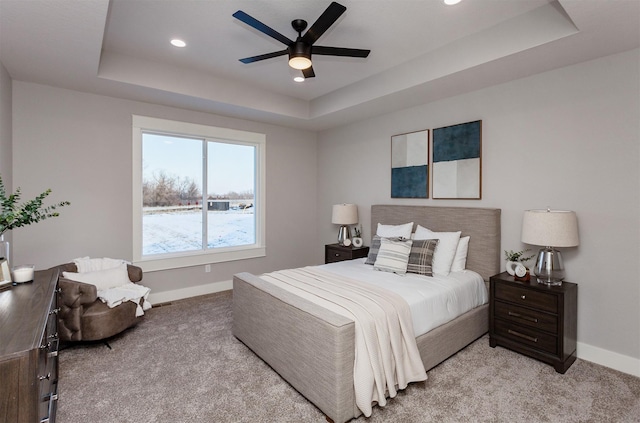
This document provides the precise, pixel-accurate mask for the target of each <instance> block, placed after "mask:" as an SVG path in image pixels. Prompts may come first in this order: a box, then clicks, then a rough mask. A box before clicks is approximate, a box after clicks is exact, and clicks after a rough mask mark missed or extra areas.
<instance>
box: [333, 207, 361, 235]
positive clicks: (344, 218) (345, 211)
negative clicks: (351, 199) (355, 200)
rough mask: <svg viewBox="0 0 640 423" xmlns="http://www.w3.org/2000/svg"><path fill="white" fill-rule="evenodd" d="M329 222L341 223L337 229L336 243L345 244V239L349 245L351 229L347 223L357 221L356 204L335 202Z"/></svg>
mask: <svg viewBox="0 0 640 423" xmlns="http://www.w3.org/2000/svg"><path fill="white" fill-rule="evenodd" d="M331 223H333V224H335V225H341V226H340V230H339V231H338V243H339V244H340V245H345V240H347V239H348V240H349V241H348V242H347V245H351V230H350V229H349V226H347V225H355V224H356V223H358V206H356V205H355V204H336V205H334V206H333V213H332V214H331Z"/></svg>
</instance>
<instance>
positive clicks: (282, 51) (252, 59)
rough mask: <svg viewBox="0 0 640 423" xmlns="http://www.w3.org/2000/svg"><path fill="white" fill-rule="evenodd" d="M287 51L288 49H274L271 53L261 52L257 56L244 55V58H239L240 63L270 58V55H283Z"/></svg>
mask: <svg viewBox="0 0 640 423" xmlns="http://www.w3.org/2000/svg"><path fill="white" fill-rule="evenodd" d="M287 53H288V50H286V49H285V50H281V51H274V52H273V53H266V54H261V55H259V56H252V57H245V58H244V59H240V61H241V62H242V63H253V62H258V61H260V60H265V59H271V58H272V57H278V56H284V55H285V54H287Z"/></svg>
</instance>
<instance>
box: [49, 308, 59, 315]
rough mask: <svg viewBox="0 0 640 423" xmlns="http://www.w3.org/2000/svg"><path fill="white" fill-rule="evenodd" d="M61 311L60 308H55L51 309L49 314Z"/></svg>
mask: <svg viewBox="0 0 640 423" xmlns="http://www.w3.org/2000/svg"><path fill="white" fill-rule="evenodd" d="M59 311H60V309H59V308H54V309H53V310H51V311H50V312H49V314H58V312H59Z"/></svg>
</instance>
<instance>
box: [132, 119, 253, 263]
mask: <svg viewBox="0 0 640 423" xmlns="http://www.w3.org/2000/svg"><path fill="white" fill-rule="evenodd" d="M132 123H133V125H132V126H133V157H132V158H133V160H132V162H133V172H132V175H133V177H132V185H133V263H134V264H135V265H137V266H140V267H141V268H142V269H143V270H144V271H145V272H152V271H157V270H167V269H175V268H180V267H189V266H199V265H204V264H209V263H221V262H226V261H233V260H243V259H250V258H256V257H264V256H266V243H265V232H266V230H265V221H266V218H265V216H266V207H265V200H266V193H265V187H266V182H265V181H266V179H265V177H266V166H265V163H266V135H265V134H260V133H256V132H247V131H240V130H236V129H228V128H219V127H215V126H207V125H199V124H194V123H187V122H179V121H173V120H167V119H159V118H153V117H148V116H138V115H132ZM144 132H155V133H159V134H166V135H173V136H178V137H181V136H183V137H190V138H201V139H205V140H207V141H220V140H224V141H231V142H237V143H238V144H245V145H252V146H255V147H256V164H255V166H256V169H255V175H256V182H255V193H254V194H255V199H254V201H255V208H254V210H255V213H256V215H255V219H256V228H255V229H256V234H255V235H256V240H255V243H254V244H251V245H242V246H234V247H221V248H215V249H207V250H198V251H188V252H179V253H167V254H157V255H153V256H143V255H142V134H143V133H144ZM203 206H204V205H203Z"/></svg>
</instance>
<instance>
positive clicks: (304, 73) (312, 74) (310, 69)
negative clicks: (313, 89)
mask: <svg viewBox="0 0 640 423" xmlns="http://www.w3.org/2000/svg"><path fill="white" fill-rule="evenodd" d="M302 76H304V79H308V78H314V77H315V76H316V73H315V72H314V71H313V66H309V67H308V68H306V69H302Z"/></svg>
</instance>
